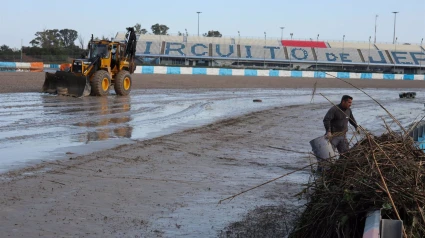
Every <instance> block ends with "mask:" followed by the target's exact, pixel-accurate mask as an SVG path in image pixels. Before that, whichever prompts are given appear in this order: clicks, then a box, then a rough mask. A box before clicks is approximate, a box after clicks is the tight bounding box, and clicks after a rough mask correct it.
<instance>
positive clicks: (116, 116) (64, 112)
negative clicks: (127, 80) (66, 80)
mask: <svg viewBox="0 0 425 238" xmlns="http://www.w3.org/2000/svg"><path fill="white" fill-rule="evenodd" d="M70 101H72V102H70ZM70 101H69V102H68V103H67V105H64V107H62V108H60V109H59V112H58V113H60V114H61V116H68V117H69V116H72V117H73V118H75V120H76V122H73V123H71V125H72V126H76V127H78V128H81V130H73V132H72V133H71V137H72V138H71V139H72V140H73V141H78V142H84V143H86V144H87V143H89V142H90V141H103V140H107V139H111V138H131V135H132V131H133V128H132V127H131V126H130V124H129V122H130V121H131V115H130V110H131V103H130V98H129V97H116V96H111V97H86V98H79V99H70ZM84 129H85V130H84Z"/></svg>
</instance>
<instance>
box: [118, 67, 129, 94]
mask: <svg viewBox="0 0 425 238" xmlns="http://www.w3.org/2000/svg"><path fill="white" fill-rule="evenodd" d="M131 84H132V82H131V74H130V72H128V71H127V70H121V71H120V72H119V73H118V74H117V76H116V77H115V83H114V90H115V92H116V93H117V95H121V96H126V95H128V94H130V91H131Z"/></svg>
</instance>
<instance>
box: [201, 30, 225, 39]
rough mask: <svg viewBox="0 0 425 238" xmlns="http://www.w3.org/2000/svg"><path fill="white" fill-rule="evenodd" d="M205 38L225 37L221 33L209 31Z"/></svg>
mask: <svg viewBox="0 0 425 238" xmlns="http://www.w3.org/2000/svg"><path fill="white" fill-rule="evenodd" d="M204 36H205V37H222V36H223V35H222V34H221V33H220V32H219V31H214V30H212V31H208V33H204Z"/></svg>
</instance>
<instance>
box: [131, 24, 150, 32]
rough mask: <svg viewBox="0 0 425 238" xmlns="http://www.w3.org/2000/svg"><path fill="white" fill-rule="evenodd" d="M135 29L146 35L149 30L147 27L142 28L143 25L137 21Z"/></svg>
mask: <svg viewBox="0 0 425 238" xmlns="http://www.w3.org/2000/svg"><path fill="white" fill-rule="evenodd" d="M134 31H135V32H136V34H140V35H145V34H146V33H148V31H147V30H146V29H145V28H142V25H140V23H137V24H136V25H134Z"/></svg>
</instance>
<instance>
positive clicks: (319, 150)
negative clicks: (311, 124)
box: [310, 136, 336, 161]
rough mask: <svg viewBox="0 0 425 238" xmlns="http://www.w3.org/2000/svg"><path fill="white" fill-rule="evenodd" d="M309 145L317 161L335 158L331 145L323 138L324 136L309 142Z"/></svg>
mask: <svg viewBox="0 0 425 238" xmlns="http://www.w3.org/2000/svg"><path fill="white" fill-rule="evenodd" d="M310 145H311V148H312V149H313V153H314V155H315V156H316V158H317V160H318V161H320V160H322V159H329V158H335V156H336V153H335V150H334V148H333V146H332V144H331V143H330V142H329V140H328V139H326V138H325V136H320V137H317V138H316V139H314V140H311V141H310Z"/></svg>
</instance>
